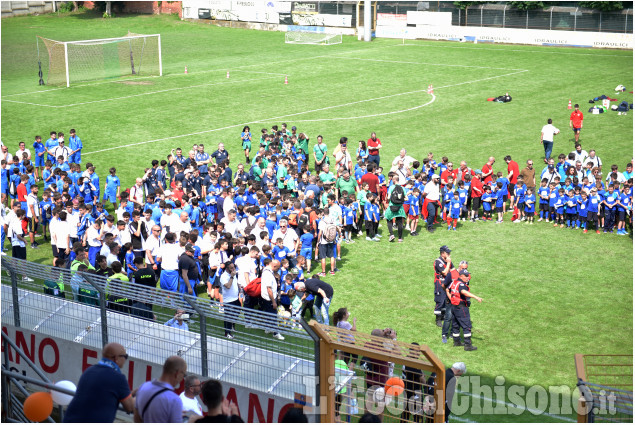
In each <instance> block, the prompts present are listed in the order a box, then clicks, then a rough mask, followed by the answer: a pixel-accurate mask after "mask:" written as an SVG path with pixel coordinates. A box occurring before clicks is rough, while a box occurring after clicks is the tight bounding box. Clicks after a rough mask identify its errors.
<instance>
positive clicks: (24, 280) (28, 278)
mask: <svg viewBox="0 0 635 425" xmlns="http://www.w3.org/2000/svg"><path fill="white" fill-rule="evenodd" d="M22 281H23V282H33V279H31V278H30V277H27V276H23V277H22Z"/></svg>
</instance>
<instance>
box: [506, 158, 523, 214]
mask: <svg viewBox="0 0 635 425" xmlns="http://www.w3.org/2000/svg"><path fill="white" fill-rule="evenodd" d="M505 162H506V163H507V179H508V180H509V186H507V192H509V199H510V204H509V205H514V189H515V188H516V183H517V182H518V176H519V175H520V168H519V167H518V163H517V162H516V161H513V160H512V157H511V155H507V156H506V157H505Z"/></svg>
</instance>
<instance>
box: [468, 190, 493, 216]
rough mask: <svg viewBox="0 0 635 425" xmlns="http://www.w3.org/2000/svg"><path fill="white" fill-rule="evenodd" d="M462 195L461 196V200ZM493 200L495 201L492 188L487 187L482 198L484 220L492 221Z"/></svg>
mask: <svg viewBox="0 0 635 425" xmlns="http://www.w3.org/2000/svg"><path fill="white" fill-rule="evenodd" d="M460 197H461V195H460V194H459V198H460ZM492 199H495V198H494V196H493V194H492V187H491V186H489V185H485V186H484V187H483V195H482V196H481V203H482V204H483V220H489V221H491V220H492Z"/></svg>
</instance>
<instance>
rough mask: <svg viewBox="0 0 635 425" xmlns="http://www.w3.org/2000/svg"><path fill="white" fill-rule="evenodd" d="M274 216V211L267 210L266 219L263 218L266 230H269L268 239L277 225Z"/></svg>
mask: <svg viewBox="0 0 635 425" xmlns="http://www.w3.org/2000/svg"><path fill="white" fill-rule="evenodd" d="M276 218H277V217H276V212H275V211H269V213H267V220H265V227H266V228H267V231H268V232H269V239H271V237H272V236H273V232H274V230H276V227H278V223H277V220H276Z"/></svg>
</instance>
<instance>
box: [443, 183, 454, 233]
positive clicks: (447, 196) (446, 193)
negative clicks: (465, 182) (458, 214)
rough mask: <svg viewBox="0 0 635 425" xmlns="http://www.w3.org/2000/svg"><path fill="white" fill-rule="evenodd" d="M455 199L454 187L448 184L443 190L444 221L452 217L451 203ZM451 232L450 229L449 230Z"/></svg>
mask: <svg viewBox="0 0 635 425" xmlns="http://www.w3.org/2000/svg"><path fill="white" fill-rule="evenodd" d="M453 197H454V185H453V184H452V183H448V184H446V185H445V187H444V188H443V217H442V218H443V219H444V220H447V219H448V217H449V216H450V201H452V198H453ZM448 230H449V229H448Z"/></svg>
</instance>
